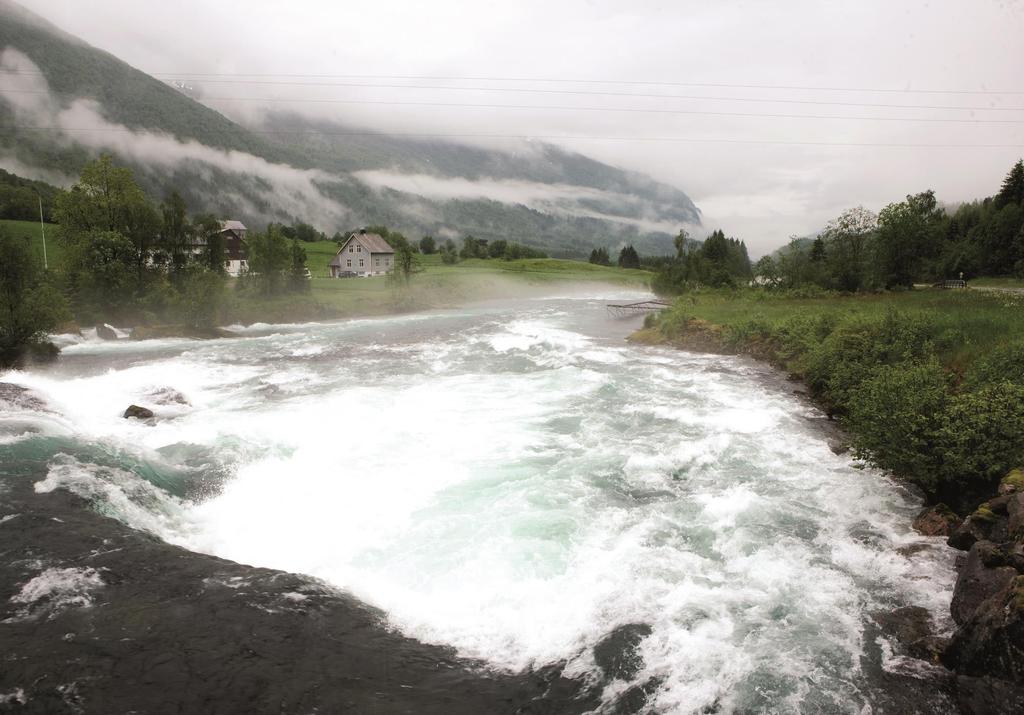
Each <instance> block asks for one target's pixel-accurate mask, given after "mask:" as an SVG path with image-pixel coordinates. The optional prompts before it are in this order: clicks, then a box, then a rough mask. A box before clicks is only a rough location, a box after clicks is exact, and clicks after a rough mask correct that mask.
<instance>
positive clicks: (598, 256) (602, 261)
mask: <svg viewBox="0 0 1024 715" xmlns="http://www.w3.org/2000/svg"><path fill="white" fill-rule="evenodd" d="M590 263H593V264H595V265H598V266H610V265H611V264H612V259H611V256H609V255H608V249H607V248H605V247H604V246H602V247H601V248H595V249H594V250H592V251H591V252H590Z"/></svg>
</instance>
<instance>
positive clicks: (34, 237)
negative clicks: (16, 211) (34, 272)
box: [0, 219, 63, 269]
mask: <svg viewBox="0 0 1024 715" xmlns="http://www.w3.org/2000/svg"><path fill="white" fill-rule="evenodd" d="M44 226H45V229H46V259H47V263H49V265H50V268H51V269H54V268H56V267H57V266H59V265H60V258H61V255H62V253H63V252H62V251H61V246H60V242H59V241H58V240H57V230H58V226H57V224H54V223H48V224H44ZM0 229H2V230H4V231H7V232H8V233H9V234H10V235H12V236H27V237H28V238H29V240H30V241H31V243H32V250H33V251H35V252H36V255H37V256H39V262H40V265H41V264H42V261H43V227H41V226H40V224H39V222H38V221H9V220H6V219H0Z"/></svg>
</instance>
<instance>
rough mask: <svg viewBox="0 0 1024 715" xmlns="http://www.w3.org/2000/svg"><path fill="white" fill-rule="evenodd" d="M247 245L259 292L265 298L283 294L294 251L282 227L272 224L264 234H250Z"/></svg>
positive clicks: (253, 280) (252, 276) (252, 277)
mask: <svg viewBox="0 0 1024 715" xmlns="http://www.w3.org/2000/svg"><path fill="white" fill-rule="evenodd" d="M246 243H247V244H248V246H249V270H250V272H251V274H252V275H251V280H252V282H253V283H254V284H255V286H256V289H257V291H258V292H259V293H261V294H263V295H265V296H266V295H276V294H278V293H280V292H282V291H283V290H284V289H285V287H286V285H287V281H286V273H287V272H288V270H289V268H291V266H292V250H291V248H290V247H289V245H288V241H287V240H286V239H285V237H284V234H283V233H282V232H281V229H280V227H279V226H276V225H273V224H271V225H270V226H268V227H267V230H266V231H265V232H263V233H250V234H249V236H248V238H247V239H246ZM304 258H305V257H303V259H304Z"/></svg>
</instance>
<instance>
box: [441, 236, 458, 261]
mask: <svg viewBox="0 0 1024 715" xmlns="http://www.w3.org/2000/svg"><path fill="white" fill-rule="evenodd" d="M441 261H442V262H443V263H444V264H446V265H449V266H450V265H454V264H456V263H458V262H459V251H458V248H456V246H455V241H453V240H451V239H450V238H449V239H447V240H446V241H445V242H444V243H443V244H441Z"/></svg>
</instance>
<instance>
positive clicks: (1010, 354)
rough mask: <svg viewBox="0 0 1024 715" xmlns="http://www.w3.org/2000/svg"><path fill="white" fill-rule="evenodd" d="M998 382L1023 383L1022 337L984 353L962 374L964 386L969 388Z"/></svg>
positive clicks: (1023, 341) (1023, 351)
mask: <svg viewBox="0 0 1024 715" xmlns="http://www.w3.org/2000/svg"><path fill="white" fill-rule="evenodd" d="M999 382H1012V383H1014V384H1016V385H1024V338H1018V339H1017V340H1014V341H1012V342H1009V343H1006V344H1005V345H1000V346H998V347H996V348H994V349H993V350H991V351H989V352H987V353H985V354H984V355H982V356H981V357H980V358H979V359H978V360H976V361H975V362H974V363H973V364H972V365H971V366H970V368H969V369H968V370H967V372H966V374H965V376H964V387H965V388H967V389H969V390H976V389H978V388H979V387H981V386H983V385H987V384H993V383H999Z"/></svg>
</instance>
